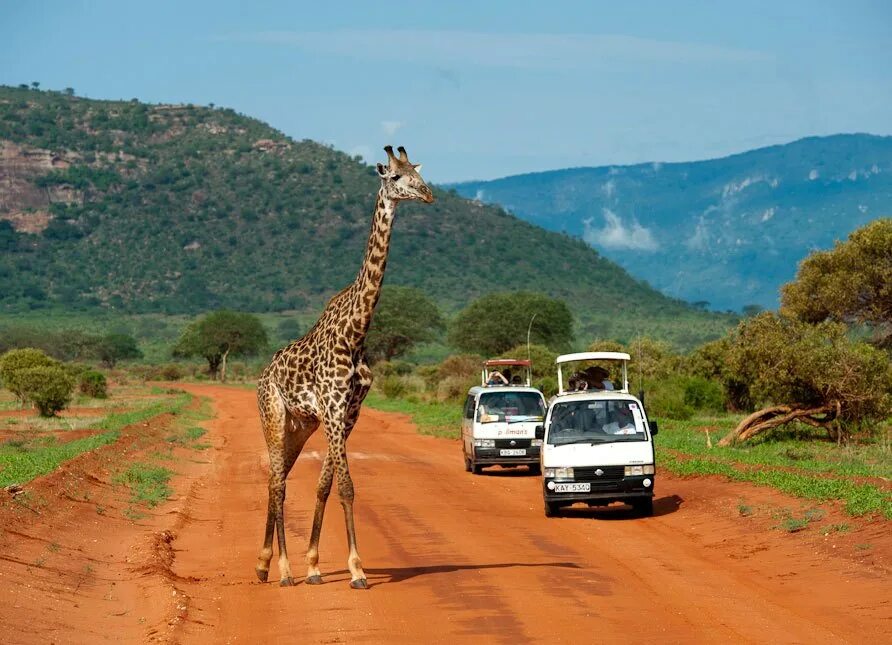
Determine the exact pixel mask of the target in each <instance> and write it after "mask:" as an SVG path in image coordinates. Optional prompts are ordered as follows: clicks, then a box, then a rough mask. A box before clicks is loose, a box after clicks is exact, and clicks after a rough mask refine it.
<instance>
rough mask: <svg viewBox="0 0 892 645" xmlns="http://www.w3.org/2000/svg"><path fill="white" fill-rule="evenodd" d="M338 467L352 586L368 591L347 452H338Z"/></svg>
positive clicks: (339, 490)
mask: <svg viewBox="0 0 892 645" xmlns="http://www.w3.org/2000/svg"><path fill="white" fill-rule="evenodd" d="M335 463H336V467H337V470H338V495H339V496H340V498H341V506H342V507H343V509H344V521H345V523H346V525H347V547H348V548H349V549H350V553H349V554H348V556H347V567H348V568H349V569H350V586H351V587H353V588H354V589H368V586H369V585H368V582H367V581H366V577H365V572H364V571H363V570H362V561H361V560H360V558H359V551H358V550H357V548H356V526H355V524H354V522H353V499H354V490H353V479H352V478H351V477H350V468H349V467H348V465H347V451H346V450H345V449H343V447H342V449H341V450H339V451H337V459H336V462H335Z"/></svg>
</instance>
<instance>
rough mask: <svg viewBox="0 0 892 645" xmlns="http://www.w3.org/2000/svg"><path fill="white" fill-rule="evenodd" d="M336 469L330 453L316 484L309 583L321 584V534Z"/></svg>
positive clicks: (309, 553)
mask: <svg viewBox="0 0 892 645" xmlns="http://www.w3.org/2000/svg"><path fill="white" fill-rule="evenodd" d="M332 479H334V470H333V468H332V461H331V457H330V456H329V455H326V456H325V460H324V461H323V462H322V472H320V473H319V483H318V484H317V485H316V512H315V513H313V529H312V531H311V532H310V545H309V547H307V584H310V585H321V584H322V574H321V573H320V571H319V536H320V535H321V534H322V517H323V515H325V504H326V502H328V495H329V493H330V492H331V482H332Z"/></svg>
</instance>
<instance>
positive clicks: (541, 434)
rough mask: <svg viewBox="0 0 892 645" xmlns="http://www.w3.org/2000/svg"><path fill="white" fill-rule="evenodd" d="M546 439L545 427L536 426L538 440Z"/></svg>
mask: <svg viewBox="0 0 892 645" xmlns="http://www.w3.org/2000/svg"><path fill="white" fill-rule="evenodd" d="M544 438H545V426H536V439H544Z"/></svg>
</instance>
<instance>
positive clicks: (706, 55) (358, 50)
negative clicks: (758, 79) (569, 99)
mask: <svg viewBox="0 0 892 645" xmlns="http://www.w3.org/2000/svg"><path fill="white" fill-rule="evenodd" d="M216 40H218V41H230V42H231V41H235V42H250V43H261V44H273V45H276V44H277V45H290V46H293V47H299V48H301V49H306V50H308V51H312V52H313V53H314V54H315V55H319V54H332V55H339V56H347V57H351V58H362V59H367V58H368V56H369V52H374V56H375V59H376V60H378V61H400V62H405V63H415V64H425V65H433V66H435V67H438V68H447V69H448V68H453V67H460V66H468V65H474V66H486V67H507V68H520V69H539V70H548V69H560V70H566V69H591V68H596V67H597V68H608V67H611V66H614V65H616V64H617V63H629V62H631V63H642V64H689V63H704V64H708V65H712V64H715V63H717V62H727V63H741V64H752V63H760V62H771V61H773V60H774V57H773V56H772V55H770V54H767V53H765V52H761V51H756V50H751V49H738V48H732V47H720V46H717V45H708V44H701V43H689V42H679V41H669V40H656V39H652V38H639V37H636V36H626V35H622V34H547V33H513V34H512V33H484V32H473V31H435V30H420V29H406V30H387V29H359V30H349V29H344V30H334V31H263V32H252V33H245V34H234V35H228V36H220V37H218V38H217V39H216Z"/></svg>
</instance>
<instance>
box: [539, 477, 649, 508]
mask: <svg viewBox="0 0 892 645" xmlns="http://www.w3.org/2000/svg"><path fill="white" fill-rule="evenodd" d="M645 479H649V480H650V482H651V483H650V486H645V485H644V480H645ZM549 482H554V483H555V484H567V483H573V482H570V481H567V480H555V479H550V478H549V479H545V480H543V482H542V494H543V495H544V497H545V501H546V502H551V503H557V504H566V505H568V506H569V505H570V504H574V503H576V502H588V503H592V504H609V503H610V502H621V501H624V500H627V499H635V498H638V499H640V498H642V497H653V495H654V488H655V486H656V477H655V476H654V475H644V476H638V475H636V476H630V477H623V478H622V479H621V480H618V481H613V482H598V481H595V482H589V483H590V484H591V490H590V491H589V492H581V493H557V492H555V491H553V490H550V489H549V488H548V483H549ZM579 483H582V482H579Z"/></svg>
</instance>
